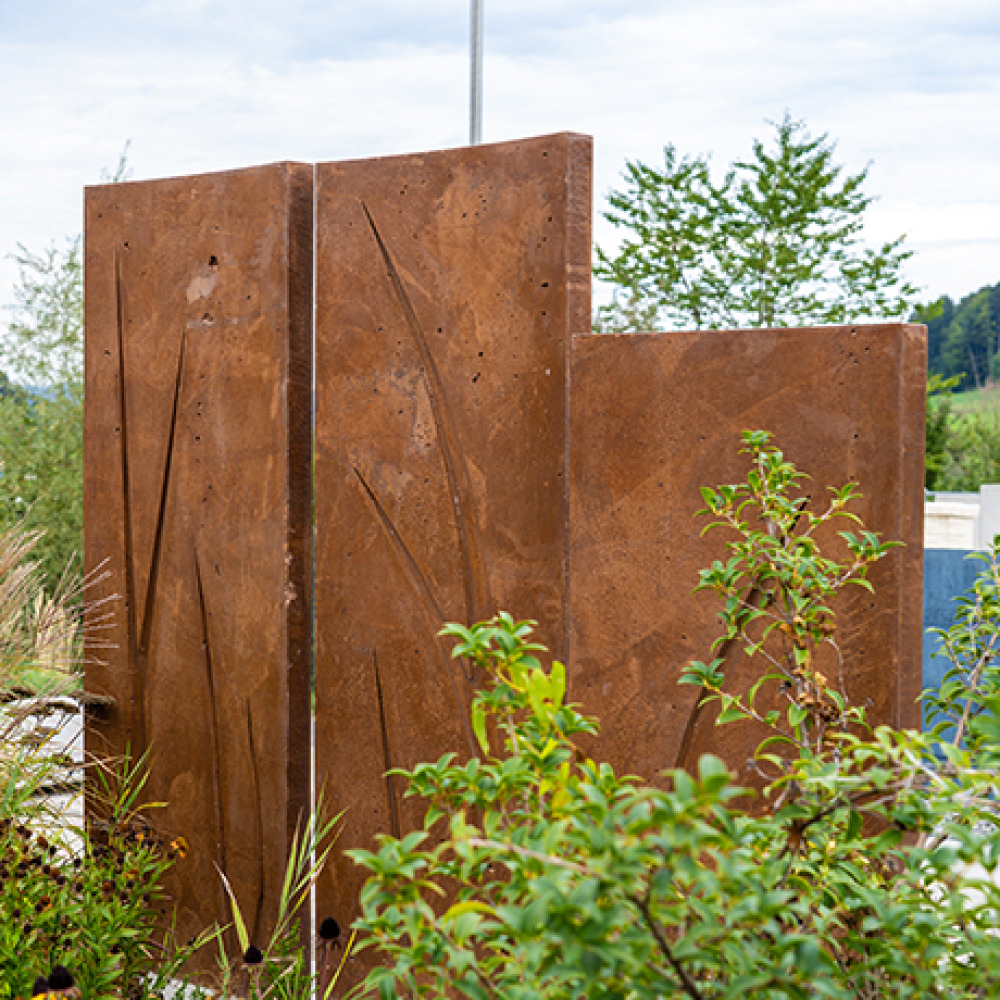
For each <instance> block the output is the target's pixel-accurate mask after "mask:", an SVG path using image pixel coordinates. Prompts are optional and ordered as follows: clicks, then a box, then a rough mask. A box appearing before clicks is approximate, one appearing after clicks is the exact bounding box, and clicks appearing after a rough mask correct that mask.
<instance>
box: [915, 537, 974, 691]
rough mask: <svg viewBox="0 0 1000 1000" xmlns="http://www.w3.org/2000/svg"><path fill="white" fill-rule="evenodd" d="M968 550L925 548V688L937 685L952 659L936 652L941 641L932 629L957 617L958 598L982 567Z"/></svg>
mask: <svg viewBox="0 0 1000 1000" xmlns="http://www.w3.org/2000/svg"><path fill="white" fill-rule="evenodd" d="M969 554H970V553H969V551H968V550H966V549H925V550H924V629H925V632H924V687H925V688H928V687H937V686H938V685H939V684H940V683H941V677H942V676H943V674H944V672H945V671H946V670H947V669H948V666H949V661H948V660H946V659H945V658H944V657H943V656H935V655H934V652H935V651H936V650H937V648H938V646H940V642H939V641H938V639H937V638H936V637H934V636H931V635H927V633H926V629H929V628H948V626H949V625H951V623H952V621H953V620H954V617H955V598H956V597H957V596H958V595H960V594H963V593H964V592H965V591H966V590H968V589H969V588H970V587H971V586H972V585H973V584H974V583H975V582H976V577H977V576H979V573H980V571H981V570H982V568H983V562H982V560H981V559H968V558H966V557H967V556H968V555H969Z"/></svg>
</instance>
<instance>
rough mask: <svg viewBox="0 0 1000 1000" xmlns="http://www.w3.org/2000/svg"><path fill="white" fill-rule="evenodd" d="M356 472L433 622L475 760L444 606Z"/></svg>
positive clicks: (393, 526)
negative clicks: (441, 634) (443, 632)
mask: <svg viewBox="0 0 1000 1000" xmlns="http://www.w3.org/2000/svg"><path fill="white" fill-rule="evenodd" d="M353 468H354V475H355V476H357V478H358V482H359V483H360V484H361V488H362V489H363V490H364V491H365V494H366V495H367V497H368V499H369V500H370V501H371V505H372V507H373V508H374V510H375V514H376V516H377V517H378V519H379V523H380V524H381V525H382V528H383V529H384V531H385V533H386V534H387V535H388V536H389V540H390V541H391V542H392V544H393V547H394V548H395V550H396V552H397V553H398V554H399V556H400V557H401V558H402V560H403V565H404V566H405V567H406V569H407V572H408V573H409V575H410V579H411V581H412V582H413V586H414V588H415V589H416V591H417V593H418V594H419V595H420V597H421V598H422V606H423V609H424V612H425V613H426V614H427V616H428V618H429V620H430V624H431V629H432V632H433V633H434V635H435V639H434V647H435V649H437V651H438V656H439V658H440V660H441V667H442V669H443V670H444V673H445V675H446V676H447V677H448V683H449V685H450V686H451V693H452V695H453V697H454V699H455V705H456V707H457V709H458V717H459V719H461V721H462V729H463V731H464V733H465V739H466V742H467V743H468V745H469V752H470V753H471V754H472V756H473V757H475V755H476V741H475V739H474V738H473V735H472V730H471V729H470V728H469V721H468V719H467V718H466V716H467V714H468V713H467V710H466V705H465V701H464V699H463V698H462V695H461V692H460V691H459V690H458V685H457V684H456V683H455V675H454V671H453V670H452V669H451V662H450V660H449V659H448V656H447V655H446V654H445V653H444V652H443V650H442V649H441V640H440V638H438V637H437V634H436V633H437V630H438V628H439V627H440V626H441V623H442V622H443V621H444V620H445V617H444V612H443V611H442V610H441V606H440V605H439V604H438V602H437V598H436V597H435V596H434V591H433V590H432V589H431V585H430V583H429V582H428V580H427V577H426V576H425V575H424V572H423V570H422V569H421V568H420V564H419V563H418V562H417V560H416V559H415V558H414V555H413V553H412V552H411V551H410V548H409V546H408V545H407V544H406V541H405V539H404V538H403V536H402V535H401V534H400V533H399V529H398V528H397V527H396V525H395V524H394V523H393V521H392V518H391V517H389V514H388V512H387V511H386V509H385V508H384V507H383V506H382V503H381V501H380V500H379V498H378V497H377V496H376V495H375V491H374V490H373V489H372V488H371V486H369V485H368V481H367V480H366V479H365V477H364V476H363V475H362V474H361V470H360V469H359V468H358V467H357V466H353Z"/></svg>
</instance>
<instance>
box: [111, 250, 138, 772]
mask: <svg viewBox="0 0 1000 1000" xmlns="http://www.w3.org/2000/svg"><path fill="white" fill-rule="evenodd" d="M115 315H116V334H117V340H118V417H119V420H118V424H119V435H118V436H119V439H120V444H121V449H120V450H121V473H122V532H123V534H124V548H125V552H124V556H125V632H126V640H125V641H126V644H127V655H128V667H129V670H130V671H131V672H132V725H131V733H130V738H131V741H132V742H133V744H134V746H133V747H132V749H133V751H134V752H135V753H137V754H141V753H143V752H144V751H145V749H146V693H145V691H144V690H143V685H144V682H145V677H144V675H143V674H141V673H140V671H139V667H138V662H137V661H138V655H137V645H138V638H137V635H136V632H137V624H136V607H135V562H134V558H135V554H134V552H133V545H132V499H131V497H132V483H131V472H130V469H129V463H128V404H127V393H126V390H125V287H124V284H123V282H122V260H121V251H120V250H118V249H117V248H116V249H115Z"/></svg>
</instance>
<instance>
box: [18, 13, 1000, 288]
mask: <svg viewBox="0 0 1000 1000" xmlns="http://www.w3.org/2000/svg"><path fill="white" fill-rule="evenodd" d="M485 3H486V25H487V42H486V102H485V104H486V106H485V115H486V117H485V137H486V139H487V141H491V140H499V139H507V138H513V137H516V136H521V135H533V134H541V133H545V132H552V131H561V130H564V129H569V130H574V131H583V132H589V133H591V134H593V135H594V136H595V154H596V162H595V192H596V194H597V196H598V197H597V206H596V207H597V209H598V210H599V209H600V206H601V199H602V197H603V195H604V194H605V193H606V192H607V191H608V189H610V188H611V187H613V186H614V185H615V183H616V182H617V177H618V174H619V172H620V169H621V167H622V165H623V162H624V160H625V159H626V158H632V159H644V160H655V159H658V158H659V156H660V149H661V147H662V145H663V143H664V142H667V141H670V142H673V143H674V144H675V145H676V146H677V147H678V148H679V149H680V150H682V151H685V152H709V151H713V152H714V160H715V162H717V163H719V164H720V165H722V164H725V163H727V162H728V161H729V160H730V159H731V158H733V157H734V156H737V155H739V154H741V153H742V152H744V151H745V150H746V149H747V148H748V146H749V142H750V138H751V137H752V136H753V135H762V134H764V133H765V132H766V131H767V127H766V126H765V125H764V119H765V118H772V119H773V118H779V117H780V116H781V115H782V114H783V112H784V110H785V109H786V108H788V109H789V110H790V111H791V113H792V114H793V115H794V116H796V117H800V118H804V119H806V120H807V121H808V123H809V125H810V126H811V128H812V129H813V131H814V132H828V133H829V134H830V136H831V137H832V138H834V139H836V140H838V152H839V156H840V158H841V159H842V161H843V162H844V163H845V164H846V165H847V167H848V168H849V169H851V170H857V169H859V168H861V167H862V166H864V165H865V164H866V163H868V162H869V161H873V164H872V168H871V174H870V182H869V189H870V191H871V192H872V193H875V194H878V195H879V196H880V199H879V201H878V202H877V203H876V205H875V206H874V207H873V209H872V211H871V230H872V235H873V237H874V238H888V237H891V236H894V235H897V234H898V233H900V232H906V233H907V234H908V237H909V241H910V243H911V245H912V246H913V247H914V248H915V249H916V250H917V251H918V253H917V256H916V258H915V259H914V262H913V265H912V268H911V274H912V276H913V278H914V279H915V280H916V281H917V283H918V284H921V285H924V286H926V288H927V290H928V294H932V293H933V294H938V293H939V292H942V291H947V292H949V293H951V294H952V295H961V294H963V293H965V292H968V291H970V290H972V289H973V288H975V287H978V286H979V285H981V284H984V283H986V282H987V281H989V282H996V281H1000V247H998V244H997V242H996V239H995V236H994V234H996V233H1000V225H998V223H1000V193H998V185H997V183H996V180H995V179H996V177H997V176H1000V130H998V129H997V128H996V127H995V120H996V108H997V107H998V99H1000V44H998V43H1000V7H998V6H997V4H996V3H995V0H989V2H986V0H953V2H949V3H947V4H942V3H940V2H938V0H934V2H930V0H905V2H904V0H838V3H836V4H833V3H829V2H827V0H766V2H765V0H761V2H755V3H750V2H741V0H700V2H698V0H666V2H664V0H617V2H616V0H547V2H545V0H485ZM467 18H468V0H424V2H422V3H420V4H416V3H414V2H413V0H370V2H369V3H367V4H359V3H356V2H347V0H340V2H332V3H331V2H321V0H285V2H284V3H281V4H279V3H278V2H276V0H213V2H212V3H206V2H202V0H147V2H145V3H132V4H129V5H124V4H120V3H113V2H111V0H92V2H91V3H89V4H86V5H85V4H80V3H78V2H75V0H55V2H51V3H48V4H44V5H38V4H36V5H30V4H17V5H15V4H13V3H11V2H8V0H0V148H2V149H3V151H4V154H3V156H2V157H0V180H2V185H3V190H4V191H5V192H6V196H5V198H4V208H3V211H2V212H0V254H2V253H5V252H8V251H10V250H12V249H13V248H14V246H15V244H16V243H17V242H18V241H22V242H25V243H27V244H28V245H29V246H34V247H37V246H40V245H42V244H44V243H45V242H47V241H48V240H49V239H50V238H57V237H61V236H62V235H63V234H64V233H69V232H73V231H74V230H77V229H78V228H79V226H80V206H81V189H82V187H83V185H84V184H88V183H94V182H96V181H97V180H98V179H99V176H100V170H101V167H102V166H108V167H111V166H113V165H114V163H115V161H116V159H117V155H118V152H119V150H120V149H121V147H122V145H123V144H124V142H125V140H126V139H128V138H131V139H132V140H133V145H132V155H131V162H132V166H133V169H134V173H135V176H137V177H150V176H159V175H168V174H176V173H185V172H194V171H203V170H214V169H224V168H229V167H236V166H244V165H248V164H252V163H261V162H268V161H272V160H277V159H303V160H324V159H340V158H353V157H360V156H367V155H372V156H374V155H381V154H385V153H390V152H405V151H419V150H421V149H428V148H440V147H442V146H450V145H459V144H461V143H462V142H464V141H465V138H466V134H467V99H468V98H467V94H468V76H467V74H468V67H467V53H466V46H467V42H468V21H467ZM595 231H596V235H597V237H598V239H600V240H604V241H607V240H608V239H609V238H610V234H609V233H608V232H607V231H606V229H605V228H604V227H603V225H602V224H601V223H600V222H599V220H598V224H597V226H596V230H595ZM13 276H14V275H13V268H12V266H11V264H10V262H9V261H6V262H3V263H2V264H0V300H3V299H6V298H8V297H9V296H8V293H7V291H6V290H7V289H9V287H10V285H11V282H12V280H13Z"/></svg>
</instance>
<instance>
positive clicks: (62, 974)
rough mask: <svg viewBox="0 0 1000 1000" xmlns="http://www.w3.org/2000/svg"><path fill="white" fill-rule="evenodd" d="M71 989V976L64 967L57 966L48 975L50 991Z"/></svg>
mask: <svg viewBox="0 0 1000 1000" xmlns="http://www.w3.org/2000/svg"><path fill="white" fill-rule="evenodd" d="M72 988H73V976H72V975H71V974H70V971H69V969H67V968H66V966H64V965H57V966H56V967H55V968H54V969H53V970H52V971H51V972H50V973H49V989H50V990H70V989H72Z"/></svg>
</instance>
